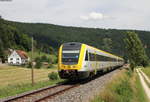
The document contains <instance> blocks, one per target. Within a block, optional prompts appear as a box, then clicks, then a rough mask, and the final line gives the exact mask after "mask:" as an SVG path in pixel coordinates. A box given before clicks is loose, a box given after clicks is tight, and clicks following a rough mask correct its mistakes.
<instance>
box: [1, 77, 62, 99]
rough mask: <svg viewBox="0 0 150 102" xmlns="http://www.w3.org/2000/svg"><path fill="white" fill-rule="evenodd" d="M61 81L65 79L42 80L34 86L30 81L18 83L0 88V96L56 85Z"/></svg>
mask: <svg viewBox="0 0 150 102" xmlns="http://www.w3.org/2000/svg"><path fill="white" fill-rule="evenodd" d="M59 82H63V80H51V81H40V82H37V83H35V85H34V86H32V85H31V84H30V83H27V84H21V83H20V84H16V85H10V86H7V87H5V88H3V89H0V98H4V97H8V96H13V95H16V94H20V93H23V92H27V91H31V90H36V89H39V88H43V87H46V86H49V85H54V84H56V83H59Z"/></svg>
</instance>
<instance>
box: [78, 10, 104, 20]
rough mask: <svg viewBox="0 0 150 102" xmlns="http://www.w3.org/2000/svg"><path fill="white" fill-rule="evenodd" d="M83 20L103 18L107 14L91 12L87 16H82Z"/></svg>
mask: <svg viewBox="0 0 150 102" xmlns="http://www.w3.org/2000/svg"><path fill="white" fill-rule="evenodd" d="M80 18H81V19H83V20H102V19H104V18H105V16H104V15H103V14H102V13H98V12H91V13H89V14H88V15H87V16H80Z"/></svg>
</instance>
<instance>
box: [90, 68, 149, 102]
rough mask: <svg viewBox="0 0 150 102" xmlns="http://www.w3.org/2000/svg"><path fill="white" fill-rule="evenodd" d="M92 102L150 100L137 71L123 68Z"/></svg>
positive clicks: (145, 101)
mask: <svg viewBox="0 0 150 102" xmlns="http://www.w3.org/2000/svg"><path fill="white" fill-rule="evenodd" d="M91 102H149V101H148V98H147V95H146V93H145V90H144V88H143V86H142V83H141V81H140V78H139V76H138V73H137V72H136V71H134V72H131V71H130V70H126V69H124V70H122V71H120V72H119V73H118V74H117V75H115V76H114V77H113V79H112V80H111V81H110V82H109V83H108V84H107V85H106V87H105V88H104V90H103V91H102V92H100V93H99V95H97V96H95V98H94V99H93V100H92V101H91Z"/></svg>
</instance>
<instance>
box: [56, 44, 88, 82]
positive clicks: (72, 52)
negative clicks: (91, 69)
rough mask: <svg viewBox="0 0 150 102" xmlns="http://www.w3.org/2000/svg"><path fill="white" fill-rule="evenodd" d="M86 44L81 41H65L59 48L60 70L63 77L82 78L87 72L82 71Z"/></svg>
mask: <svg viewBox="0 0 150 102" xmlns="http://www.w3.org/2000/svg"><path fill="white" fill-rule="evenodd" d="M84 47H85V45H84V44H81V43H74V42H70V43H64V44H62V45H61V47H60V49H59V56H58V72H59V76H60V78H62V79H82V78H84V77H86V73H84V72H81V71H80V69H81V68H82V63H83V57H84V52H85V51H84V50H85V49H84Z"/></svg>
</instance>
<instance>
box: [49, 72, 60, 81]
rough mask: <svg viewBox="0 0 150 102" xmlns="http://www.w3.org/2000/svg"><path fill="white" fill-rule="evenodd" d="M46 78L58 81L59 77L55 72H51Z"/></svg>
mask: <svg viewBox="0 0 150 102" xmlns="http://www.w3.org/2000/svg"><path fill="white" fill-rule="evenodd" d="M48 78H49V80H58V79H59V76H58V73H57V72H52V73H49V74H48Z"/></svg>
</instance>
